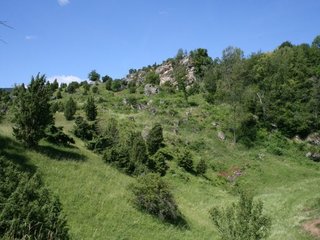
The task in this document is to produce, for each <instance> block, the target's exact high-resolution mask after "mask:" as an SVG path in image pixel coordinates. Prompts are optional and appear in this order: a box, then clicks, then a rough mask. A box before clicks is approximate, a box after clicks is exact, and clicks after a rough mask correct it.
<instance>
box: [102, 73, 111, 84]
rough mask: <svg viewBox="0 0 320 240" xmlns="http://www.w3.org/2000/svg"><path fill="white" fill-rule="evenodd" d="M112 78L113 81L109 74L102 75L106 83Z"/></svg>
mask: <svg viewBox="0 0 320 240" xmlns="http://www.w3.org/2000/svg"><path fill="white" fill-rule="evenodd" d="M110 80H111V81H112V77H110V76H108V75H105V76H103V77H102V82H104V83H105V82H108V81H110Z"/></svg>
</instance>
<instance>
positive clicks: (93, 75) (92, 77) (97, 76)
mask: <svg viewBox="0 0 320 240" xmlns="http://www.w3.org/2000/svg"><path fill="white" fill-rule="evenodd" d="M88 78H89V80H90V81H92V82H98V81H100V74H99V73H97V71H96V70H92V71H91V72H90V73H89V74H88Z"/></svg>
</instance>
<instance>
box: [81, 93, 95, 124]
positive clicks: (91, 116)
mask: <svg viewBox="0 0 320 240" xmlns="http://www.w3.org/2000/svg"><path fill="white" fill-rule="evenodd" d="M84 110H85V112H86V116H87V118H88V120H89V121H94V120H95V119H96V117H97V114H98V112H97V106H96V104H95V102H94V98H93V97H89V98H88V100H87V103H86V105H85V107H84Z"/></svg>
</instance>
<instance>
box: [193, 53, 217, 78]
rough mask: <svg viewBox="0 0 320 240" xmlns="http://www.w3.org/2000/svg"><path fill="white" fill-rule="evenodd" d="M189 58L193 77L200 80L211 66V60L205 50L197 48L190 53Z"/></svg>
mask: <svg viewBox="0 0 320 240" xmlns="http://www.w3.org/2000/svg"><path fill="white" fill-rule="evenodd" d="M190 57H191V61H192V64H193V66H194V72H195V75H196V76H197V77H198V78H200V79H201V78H202V77H203V75H204V73H205V72H206V70H207V69H208V68H209V67H210V65H211V64H212V59H211V58H210V57H209V55H208V51H207V49H204V48H198V49H196V50H194V51H191V52H190Z"/></svg>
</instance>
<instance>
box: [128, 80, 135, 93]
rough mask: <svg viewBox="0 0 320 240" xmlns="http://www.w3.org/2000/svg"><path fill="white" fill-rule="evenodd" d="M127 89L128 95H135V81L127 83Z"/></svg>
mask: <svg viewBox="0 0 320 240" xmlns="http://www.w3.org/2000/svg"><path fill="white" fill-rule="evenodd" d="M128 88H129V93H136V91H137V86H136V82H135V81H131V82H129V84H128Z"/></svg>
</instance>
